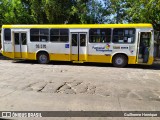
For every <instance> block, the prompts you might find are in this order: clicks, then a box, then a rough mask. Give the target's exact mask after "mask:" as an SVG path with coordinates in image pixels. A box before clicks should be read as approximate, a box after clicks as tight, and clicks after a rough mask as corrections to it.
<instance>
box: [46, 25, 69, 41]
mask: <svg viewBox="0 0 160 120" xmlns="http://www.w3.org/2000/svg"><path fill="white" fill-rule="evenodd" d="M51 30H58V35H51ZM60 30H67V32H68V34H67V35H61V34H60V33H61V31H60ZM52 36H54V37H59V38H60V37H68V40H67V41H51V37H52ZM49 38H50V40H49V41H50V42H52V43H68V42H69V38H70V32H69V29H68V28H51V29H50V32H49Z"/></svg>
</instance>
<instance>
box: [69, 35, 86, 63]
mask: <svg viewBox="0 0 160 120" xmlns="http://www.w3.org/2000/svg"><path fill="white" fill-rule="evenodd" d="M71 46H72V47H71V60H72V61H86V60H87V33H81V32H75V33H71Z"/></svg>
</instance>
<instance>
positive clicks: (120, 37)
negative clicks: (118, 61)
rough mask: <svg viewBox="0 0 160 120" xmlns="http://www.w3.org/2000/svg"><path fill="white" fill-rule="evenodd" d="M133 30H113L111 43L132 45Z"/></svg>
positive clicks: (133, 39) (133, 38)
mask: <svg viewBox="0 0 160 120" xmlns="http://www.w3.org/2000/svg"><path fill="white" fill-rule="evenodd" d="M134 41H135V29H133V28H115V29H113V43H134Z"/></svg>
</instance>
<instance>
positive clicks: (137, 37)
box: [1, 24, 154, 67]
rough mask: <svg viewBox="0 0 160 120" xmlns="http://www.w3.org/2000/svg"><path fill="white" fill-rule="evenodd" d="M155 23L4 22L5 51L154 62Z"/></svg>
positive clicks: (43, 59)
mask: <svg viewBox="0 0 160 120" xmlns="http://www.w3.org/2000/svg"><path fill="white" fill-rule="evenodd" d="M153 36H154V35H153V27H152V25H151V24H82V25H76V24H73V25H69V24H65V25H3V26H2V32H1V37H2V38H1V40H2V41H1V43H2V49H1V51H2V54H3V55H4V56H6V57H9V58H14V59H28V60H38V62H39V63H41V64H45V63H48V62H49V61H73V62H78V63H83V62H98V63H112V64H113V65H114V66H116V67H124V66H125V65H127V64H147V65H151V64H152V63H153V48H154V46H153V45H154V38H153Z"/></svg>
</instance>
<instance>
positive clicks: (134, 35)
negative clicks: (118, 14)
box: [112, 28, 137, 44]
mask: <svg viewBox="0 0 160 120" xmlns="http://www.w3.org/2000/svg"><path fill="white" fill-rule="evenodd" d="M115 29H123V34H124V32H125V30H134V34H132V35H133V39H134V41H133V42H131V43H129V42H126V43H125V42H123V43H121V42H114V41H113V40H114V30H115ZM136 31H137V29H136V28H113V29H112V43H113V44H135V42H136ZM116 36H118V35H116ZM124 37H126V36H125V34H124V35H123V38H124Z"/></svg>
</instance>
